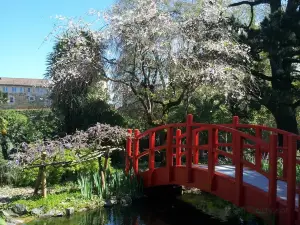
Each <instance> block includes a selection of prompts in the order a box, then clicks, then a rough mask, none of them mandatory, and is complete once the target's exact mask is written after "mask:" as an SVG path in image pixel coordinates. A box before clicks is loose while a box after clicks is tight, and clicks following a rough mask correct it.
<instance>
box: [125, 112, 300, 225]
mask: <svg viewBox="0 0 300 225" xmlns="http://www.w3.org/2000/svg"><path fill="white" fill-rule="evenodd" d="M179 128H184V130H185V132H184V133H183V132H182V130H181V129H179ZM240 128H249V129H253V130H254V131H255V133H254V134H249V133H246V132H242V131H240V130H239V129H240ZM165 129H166V130H167V139H166V143H164V144H162V145H160V146H156V145H155V137H156V132H159V131H161V130H165ZM175 129H176V132H174V131H175ZM203 131H208V137H207V138H208V143H207V144H200V141H199V139H201V138H202V136H201V132H203ZM264 131H267V132H270V136H269V140H263V138H262V133H263V132H264ZM220 132H226V133H230V134H231V135H232V138H231V139H232V141H231V143H220V142H219V134H220ZM174 133H175V135H174ZM128 134H129V137H128V138H127V143H126V166H125V170H126V172H128V171H129V170H130V165H131V166H132V168H133V171H134V173H135V174H138V173H139V164H138V160H139V159H140V158H141V157H144V156H146V155H148V156H149V159H148V161H149V165H148V169H149V170H148V174H149V175H148V185H151V184H152V182H153V181H152V174H153V173H154V171H155V151H160V150H163V149H165V150H166V169H167V171H168V181H166V182H169V183H172V181H173V180H174V168H175V167H182V160H181V158H182V156H185V158H186V163H185V168H186V170H185V171H186V175H185V176H186V183H193V182H194V181H193V179H194V178H193V174H192V173H193V164H198V163H199V151H200V150H205V151H208V165H207V166H208V171H207V172H208V189H209V190H210V191H211V192H213V191H214V188H215V187H214V176H215V174H216V173H215V166H216V164H217V163H218V155H223V156H225V157H227V158H230V159H232V162H233V164H234V165H235V178H234V180H235V189H236V190H234V192H235V195H236V197H235V204H236V205H237V206H243V204H244V203H243V202H242V199H243V197H242V196H243V191H244V188H243V185H244V183H243V175H244V174H243V167H249V168H250V169H252V170H255V171H257V172H258V173H260V174H262V175H264V176H265V177H267V178H268V180H269V187H268V188H269V191H268V205H269V209H270V210H272V212H275V211H276V209H277V207H278V205H277V193H276V192H277V180H284V181H286V182H287V193H288V194H287V203H286V205H287V221H288V222H287V224H294V223H295V210H296V207H295V195H296V193H297V192H298V190H297V189H296V165H297V164H300V160H297V159H296V151H297V140H300V136H299V135H298V136H297V135H294V134H291V133H289V132H287V131H283V130H279V129H276V128H271V127H266V126H262V125H253V124H240V123H239V118H238V117H233V122H232V124H204V123H195V122H193V116H192V115H188V116H187V120H186V123H174V124H167V125H162V126H158V127H155V128H151V129H149V130H147V131H145V132H143V133H140V132H139V130H134V136H133V137H132V130H128ZM278 134H281V135H282V136H283V145H282V146H278ZM144 137H148V138H149V148H148V149H146V150H144V151H143V152H140V150H139V147H140V146H139V140H140V139H141V138H144ZM183 139H185V141H184V142H183ZM245 141H248V142H249V141H250V142H251V143H245ZM174 142H175V143H174ZM220 147H231V148H232V152H231V153H230V152H226V151H223V150H221V149H220ZM244 148H249V149H254V150H255V154H254V158H255V164H253V163H252V162H251V161H247V160H246V159H244V158H243V150H244ZM174 150H175V152H174ZM278 150H280V151H281V152H278ZM263 153H267V154H269V171H264V170H263V169H262V154H263ZM174 157H175V158H176V161H175V165H173V163H174V162H173V159H174ZM278 157H281V158H282V159H283V174H282V177H280V176H278V175H277V171H278V165H277V159H278ZM131 160H132V163H131V164H130V161H131ZM298 213H299V215H298V216H297V218H298V221H299V222H300V210H298Z"/></svg>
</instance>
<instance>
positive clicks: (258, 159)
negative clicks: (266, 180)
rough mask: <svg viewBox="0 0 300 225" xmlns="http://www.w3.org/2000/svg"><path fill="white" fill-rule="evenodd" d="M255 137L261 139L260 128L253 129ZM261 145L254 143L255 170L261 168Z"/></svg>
mask: <svg viewBox="0 0 300 225" xmlns="http://www.w3.org/2000/svg"><path fill="white" fill-rule="evenodd" d="M255 137H257V138H259V139H261V138H262V133H261V129H260V128H256V129H255ZM261 156H262V155H261V146H260V145H259V144H257V143H256V144H255V166H256V169H257V170H260V169H261Z"/></svg>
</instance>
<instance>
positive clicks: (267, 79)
mask: <svg viewBox="0 0 300 225" xmlns="http://www.w3.org/2000/svg"><path fill="white" fill-rule="evenodd" d="M241 5H247V6H248V8H249V9H250V11H251V17H250V21H249V23H248V24H247V25H243V24H242V23H240V22H239V21H238V20H237V19H235V20H234V24H235V26H236V30H239V32H240V35H239V36H240V40H241V42H242V43H246V44H247V45H249V46H250V47H251V51H250V53H251V55H252V58H253V60H254V63H253V64H252V65H251V66H252V67H251V74H252V75H253V76H254V77H255V78H256V80H257V81H258V83H259V86H258V88H252V89H249V90H248V93H249V95H250V96H251V97H252V101H255V102H257V103H259V104H260V105H263V106H265V107H266V108H267V109H268V110H270V112H271V113H272V115H273V116H274V118H275V120H276V123H277V127H278V128H279V129H283V130H286V131H289V132H292V133H295V134H299V130H298V127H297V119H296V112H297V108H298V107H299V106H300V85H299V83H300V76H299V75H300V70H299V68H300V11H299V6H300V2H299V1H294V0H287V1H280V0H264V1H261V0H255V1H238V2H235V3H233V4H231V5H230V6H231V7H237V6H241ZM262 5H264V6H266V11H264V12H265V13H266V12H267V14H264V15H263V19H262V21H261V23H260V25H259V26H257V25H254V24H253V18H255V16H254V13H253V12H254V8H255V7H260V6H262Z"/></svg>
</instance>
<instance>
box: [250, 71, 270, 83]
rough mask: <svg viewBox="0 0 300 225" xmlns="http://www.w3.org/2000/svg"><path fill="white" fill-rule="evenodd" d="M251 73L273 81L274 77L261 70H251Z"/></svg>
mask: <svg viewBox="0 0 300 225" xmlns="http://www.w3.org/2000/svg"><path fill="white" fill-rule="evenodd" d="M251 73H252V75H253V76H255V77H257V78H259V79H262V80H265V81H272V80H273V78H272V77H269V76H267V75H265V74H263V73H261V72H258V71H256V70H251Z"/></svg>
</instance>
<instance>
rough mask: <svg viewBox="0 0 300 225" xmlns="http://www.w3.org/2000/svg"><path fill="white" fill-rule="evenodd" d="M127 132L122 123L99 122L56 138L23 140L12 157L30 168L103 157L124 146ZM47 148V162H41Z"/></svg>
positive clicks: (68, 163) (18, 163) (21, 164)
mask: <svg viewBox="0 0 300 225" xmlns="http://www.w3.org/2000/svg"><path fill="white" fill-rule="evenodd" d="M127 135H128V133H127V131H126V130H125V129H123V128H121V127H117V126H115V127H112V126H110V125H107V124H99V123H98V124H96V125H95V126H93V127H90V128H89V129H87V130H86V131H77V132H76V133H75V134H73V135H67V136H65V137H63V138H59V139H56V140H50V141H38V142H35V143H31V144H27V143H23V144H22V146H21V148H20V149H19V150H18V152H17V153H15V154H13V155H12V156H11V157H12V158H13V161H14V162H15V163H16V164H17V165H18V166H23V167H26V168H31V167H39V166H40V165H41V163H44V165H53V166H54V165H73V164H77V163H81V162H84V161H88V160H93V159H96V158H98V157H101V156H103V155H104V154H106V153H107V151H109V152H111V151H115V150H123V149H124V141H125V140H126V137H127ZM43 152H45V153H46V161H45V162H41V155H42V153H43ZM70 157H71V158H72V160H70Z"/></svg>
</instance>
